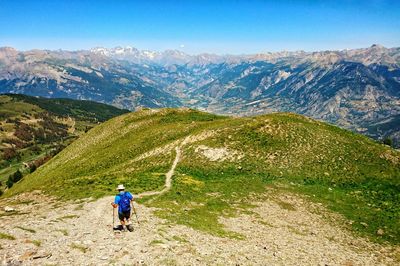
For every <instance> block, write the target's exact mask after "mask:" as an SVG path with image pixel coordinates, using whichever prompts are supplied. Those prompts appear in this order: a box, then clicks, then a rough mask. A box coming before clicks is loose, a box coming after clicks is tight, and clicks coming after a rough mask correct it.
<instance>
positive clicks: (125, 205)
mask: <svg viewBox="0 0 400 266" xmlns="http://www.w3.org/2000/svg"><path fill="white" fill-rule="evenodd" d="M117 190H118V194H117V195H116V196H115V200H114V202H113V203H111V205H112V206H113V207H114V208H117V206H118V218H119V220H120V222H121V225H122V230H124V231H126V230H127V228H128V230H129V231H132V230H133V227H132V225H131V224H130V218H131V202H132V200H133V197H132V195H131V193H129V192H128V191H125V187H124V185H122V184H121V185H118V187H117Z"/></svg>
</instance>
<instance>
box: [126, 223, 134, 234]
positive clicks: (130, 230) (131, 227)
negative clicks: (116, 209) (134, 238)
mask: <svg viewBox="0 0 400 266" xmlns="http://www.w3.org/2000/svg"><path fill="white" fill-rule="evenodd" d="M127 228H128V230H129V232H133V225H131V224H128V226H127Z"/></svg>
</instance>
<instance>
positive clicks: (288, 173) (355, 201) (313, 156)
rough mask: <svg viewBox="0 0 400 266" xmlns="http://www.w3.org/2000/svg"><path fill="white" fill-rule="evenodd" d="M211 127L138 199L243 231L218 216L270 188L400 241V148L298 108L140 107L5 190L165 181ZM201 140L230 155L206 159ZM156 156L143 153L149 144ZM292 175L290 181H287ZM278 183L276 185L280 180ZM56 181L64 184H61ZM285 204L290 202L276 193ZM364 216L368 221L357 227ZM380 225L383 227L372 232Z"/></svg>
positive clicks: (189, 220)
mask: <svg viewBox="0 0 400 266" xmlns="http://www.w3.org/2000/svg"><path fill="white" fill-rule="evenodd" d="M206 132H215V134H209V135H208V137H205V138H203V139H199V140H198V141H196V142H195V143H189V144H187V145H185V146H184V147H183V148H182V149H183V154H182V158H181V161H180V162H179V163H178V165H177V168H176V175H175V176H174V178H173V186H172V189H171V190H170V191H169V192H168V193H165V194H163V195H161V196H158V197H152V198H144V199H140V202H141V203H143V204H146V205H147V206H153V207H157V208H158V210H157V211H156V214H157V215H158V216H159V217H161V218H165V219H167V220H168V221H169V222H173V223H178V224H183V225H187V226H190V227H192V228H195V229H197V230H201V231H203V232H207V233H209V234H212V235H216V236H222V237H231V238H237V239H243V238H244V236H242V235H238V234H236V233H234V232H231V231H229V230H227V229H226V228H225V227H224V226H223V225H222V224H221V223H220V218H221V217H233V216H235V215H240V214H241V213H246V214H249V213H251V212H252V208H253V207H254V206H253V205H252V201H253V200H262V199H263V197H265V194H267V190H266V187H268V186H276V187H278V189H279V190H281V191H282V192H283V193H284V192H285V191H289V192H291V193H293V192H294V193H299V194H300V195H307V196H310V200H313V201H316V202H320V203H323V204H324V205H325V206H327V207H328V208H329V209H330V210H332V211H334V212H337V213H340V214H342V215H343V216H344V217H345V218H347V219H349V220H352V221H355V222H354V223H353V225H352V229H353V230H354V232H355V233H357V234H360V235H362V236H367V237H370V238H371V239H372V240H373V241H377V242H383V241H388V242H390V243H394V244H398V243H400V224H399V222H400V210H399V206H400V198H399V197H400V167H399V165H400V155H399V152H398V151H396V150H393V149H391V148H389V147H387V146H384V145H380V144H378V143H376V142H374V141H372V140H371V139H369V138H367V137H364V136H361V135H357V134H354V133H351V132H350V131H346V130H342V129H340V128H338V127H335V126H332V125H328V124H325V123H322V122H318V121H315V120H312V119H309V118H305V117H303V116H300V115H294V114H288V113H278V114H270V115H263V116H258V117H254V118H253V117H250V118H228V117H221V116H215V115H210V114H206V113H202V112H198V111H194V110H182V109H162V110H159V111H158V112H154V111H151V110H143V111H140V112H136V113H130V114H126V115H122V116H119V117H116V118H114V119H111V120H109V121H107V122H106V123H104V124H101V125H99V126H96V127H95V128H93V129H92V130H90V131H89V132H88V134H86V135H84V136H82V137H81V138H80V139H79V140H77V141H76V142H74V143H73V144H71V145H70V146H68V147H67V148H66V149H65V150H63V151H62V152H61V153H60V154H58V155H57V156H56V157H54V158H53V159H52V160H51V161H50V162H49V163H47V164H46V165H45V166H43V167H41V168H40V169H38V170H37V171H36V172H35V173H33V174H31V175H29V176H27V177H25V178H24V179H23V180H22V181H20V182H19V183H18V184H17V185H15V186H14V187H13V188H12V189H10V190H8V191H7V192H6V193H5V195H4V197H9V196H11V195H15V194H18V193H21V192H26V191H32V190H36V189H40V190H43V191H44V192H46V193H49V194H52V195H55V196H58V197H60V198H62V199H65V200H69V199H79V198H88V197H93V198H98V197H101V196H104V195H112V194H115V187H116V186H117V185H118V184H119V183H123V184H124V185H125V186H126V187H128V189H129V190H130V191H131V192H133V193H140V192H144V191H150V190H161V189H162V188H163V185H164V178H165V175H164V174H165V173H166V172H167V171H168V170H169V168H170V167H171V164H172V162H173V160H174V158H175V151H174V147H175V146H176V145H177V143H179V142H181V141H183V139H185V137H186V136H188V135H199V134H200V135H201V134H204V133H206ZM199 145H203V146H207V147H210V148H226V149H227V151H229V152H230V154H231V155H232V156H231V157H229V158H225V160H222V161H210V160H208V159H207V158H206V157H205V156H204V155H203V154H201V153H200V152H196V148H197V147H198V146H199ZM148 152H151V153H152V156H149V157H146V158H142V159H140V158H139V157H140V156H142V155H143V154H145V153H148ZM292 184H293V185H292ZM278 185H279V186H278ZM61 188H62V189H61ZM277 204H278V205H279V206H280V207H281V208H282V209H286V210H295V207H294V206H292V205H291V204H290V203H288V202H284V201H277ZM360 222H363V223H367V224H368V226H367V227H364V226H360ZM379 228H382V229H383V230H384V231H385V234H384V235H383V236H377V235H376V231H377V230H378V229H379Z"/></svg>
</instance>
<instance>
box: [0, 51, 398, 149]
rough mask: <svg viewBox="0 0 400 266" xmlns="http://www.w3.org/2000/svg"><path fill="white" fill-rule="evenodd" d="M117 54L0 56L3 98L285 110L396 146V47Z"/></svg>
mask: <svg viewBox="0 0 400 266" xmlns="http://www.w3.org/2000/svg"><path fill="white" fill-rule="evenodd" d="M113 49H114V50H113ZM113 49H111V50H110V51H109V50H104V49H103V48H102V49H100V48H98V50H93V51H92V52H91V51H72V52H71V51H49V50H45V51H42V50H32V51H26V52H19V51H16V50H15V49H12V48H2V49H0V92H2V93H7V92H12V93H24V94H28V95H34V96H44V97H57V98H60V97H62V98H75V99H88V100H94V101H98V102H103V103H107V104H112V105H114V106H117V107H119V108H123V109H130V110H136V109H138V108H141V107H150V108H163V107H179V106H187V107H190V108H196V109H200V110H204V111H208V112H214V113H217V114H228V115H239V116H243V115H254V114H262V113H269V112H280V111H289V112H296V113H299V114H304V115H308V116H311V117H313V118H316V119H321V120H324V121H327V122H330V123H334V124H336V125H339V126H342V127H344V128H348V129H351V130H353V131H356V132H360V133H363V134H366V135H369V136H371V137H373V138H375V139H378V140H380V141H382V140H383V139H385V138H390V139H393V142H394V145H395V146H399V145H400V138H399V135H400V133H399V131H398V130H397V129H396V128H397V127H396V125H395V124H394V123H386V122H385V121H390V120H392V121H396V119H395V118H396V117H397V116H398V115H399V114H400V67H399V59H400V48H385V47H382V46H380V45H372V46H371V47H368V48H361V49H353V50H341V51H320V52H301V51H300V52H278V53H269V54H267V53H266V54H263V55H261V54H258V55H242V56H240V55H239V56H229V55H225V56H220V55H210V54H206V55H195V56H191V55H187V54H184V53H182V52H179V51H165V52H164V53H162V52H161V53H160V52H151V51H146V50H144V51H139V50H138V49H136V48H133V47H129V48H122V47H121V48H113ZM96 51H97V52H96ZM124 51H126V53H127V54H128V55H129V56H127V57H126V56H124V53H125V52H124ZM113 54H115V56H114V55H113ZM381 125H383V126H381Z"/></svg>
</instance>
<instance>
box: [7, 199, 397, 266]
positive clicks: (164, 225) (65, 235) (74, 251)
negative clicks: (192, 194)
mask: <svg viewBox="0 0 400 266" xmlns="http://www.w3.org/2000/svg"><path fill="white" fill-rule="evenodd" d="M26 199H33V200H34V202H29V203H22V204H18V205H12V206H13V207H14V208H16V209H17V210H18V211H19V212H21V213H26V214H25V215H24V216H19V215H16V216H3V217H1V220H0V228H1V230H0V231H1V232H2V233H7V234H9V235H12V236H14V237H15V240H7V239H0V246H1V249H0V264H1V265H395V264H396V262H395V261H394V260H393V259H392V258H391V257H390V256H389V255H390V254H392V255H393V254H394V253H395V252H399V251H398V250H397V251H395V250H393V249H391V248H388V247H384V246H380V245H377V244H373V243H370V242H368V241H367V240H365V239H362V238H357V237H354V236H352V234H351V233H350V232H348V231H346V230H345V229H343V228H341V227H339V226H336V225H333V224H331V223H328V222H327V221H326V219H325V218H323V217H322V216H321V214H316V212H314V211H312V210H310V209H309V207H310V206H313V207H315V208H316V209H318V210H319V211H318V213H321V212H323V213H324V212H325V211H324V210H323V209H322V208H321V207H320V206H317V205H314V204H313V203H310V202H307V201H306V200H305V199H300V198H297V197H296V196H294V195H291V196H290V195H289V196H288V195H284V196H277V197H276V198H270V199H266V200H265V201H263V202H258V203H256V204H257V205H258V206H259V207H257V208H256V209H255V210H254V211H255V213H254V214H246V215H244V214H243V215H240V216H238V217H232V218H223V219H221V222H222V223H223V224H224V225H225V226H226V227H227V228H228V229H229V230H232V231H234V232H237V233H240V234H242V235H244V236H246V238H245V239H244V240H238V239H230V238H221V237H216V236H212V235H209V234H206V233H202V232H199V231H196V230H193V229H191V228H188V227H186V226H183V225H175V224H170V223H168V222H167V221H165V220H162V219H160V218H158V217H156V216H154V215H153V212H154V209H152V208H147V207H145V206H143V205H137V204H135V207H136V210H137V213H138V215H139V219H140V225H138V224H137V223H135V218H134V217H133V219H132V220H133V222H134V223H133V225H134V228H135V230H134V231H133V232H126V233H114V232H113V230H112V208H111V204H110V203H111V202H112V201H113V197H104V198H101V199H99V200H96V201H82V202H79V203H70V204H65V205H59V204H58V203H57V202H56V201H53V200H52V199H51V198H48V197H46V196H42V195H40V194H37V195H36V194H35V195H32V194H31V195H20V196H18V197H17V198H15V199H13V200H14V202H15V201H21V200H26ZM281 201H285V202H286V203H287V204H291V205H292V206H293V209H290V210H288V209H286V208H282V207H281V204H279V202H281ZM5 204H10V202H6V201H2V202H0V207H1V208H3V207H4V206H5ZM0 214H4V213H0ZM22 217H23V219H20V218H22ZM188 218H189V217H188ZM16 221H18V223H16ZM17 226H20V227H21V228H23V229H21V228H18V227H17ZM27 230H31V231H27Z"/></svg>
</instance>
